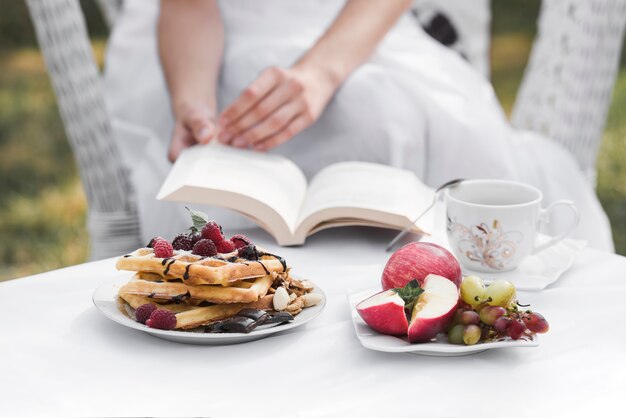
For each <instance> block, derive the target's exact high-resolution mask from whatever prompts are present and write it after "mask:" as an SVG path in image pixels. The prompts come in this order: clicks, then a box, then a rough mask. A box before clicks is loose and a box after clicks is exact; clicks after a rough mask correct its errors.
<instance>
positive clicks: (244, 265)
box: [117, 248, 319, 330]
mask: <svg viewBox="0 0 626 418" xmlns="http://www.w3.org/2000/svg"><path fill="white" fill-rule="evenodd" d="M117 268H118V270H129V271H134V272H136V273H135V275H134V276H133V277H132V279H131V280H130V281H129V282H128V283H127V284H125V285H124V286H122V287H121V288H120V290H119V297H120V298H121V302H122V303H123V304H124V307H125V308H127V311H128V310H130V312H131V314H132V312H134V310H135V309H137V308H138V307H140V306H142V305H145V304H154V305H156V306H157V308H158V309H164V310H168V311H170V312H172V313H173V314H175V316H176V326H175V328H176V329H181V330H182V329H193V328H198V327H204V326H207V325H210V324H212V323H215V322H216V321H220V320H224V319H226V318H230V317H233V316H235V315H237V314H238V313H239V312H241V311H242V310H244V309H247V308H253V309H255V310H264V311H269V312H277V311H284V312H286V313H289V314H291V315H292V316H295V315H297V314H298V313H300V312H301V311H302V309H304V308H306V307H308V306H313V305H315V304H317V303H319V300H318V297H317V295H316V294H313V293H311V292H312V290H313V285H312V284H311V283H310V282H307V281H305V280H297V279H295V278H293V277H291V275H290V271H289V270H290V269H289V268H288V267H287V264H286V262H285V261H284V260H283V259H282V258H281V257H278V256H275V255H273V254H269V253H266V252H263V251H259V252H258V253H256V254H255V257H254V259H253V260H248V259H244V258H240V257H239V256H238V255H237V252H236V251H235V252H233V253H230V254H217V255H216V256H213V257H201V256H198V255H195V254H192V253H191V252H188V251H174V253H173V256H172V257H170V258H159V257H156V256H155V254H154V251H153V249H152V248H140V249H138V250H136V251H134V252H133V253H131V254H127V255H124V256H123V257H121V258H120V259H119V260H118V262H117ZM128 308H130V309H128Z"/></svg>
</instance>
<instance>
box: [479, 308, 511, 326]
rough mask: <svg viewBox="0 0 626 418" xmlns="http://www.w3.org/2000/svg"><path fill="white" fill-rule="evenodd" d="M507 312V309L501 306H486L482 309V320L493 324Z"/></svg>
mask: <svg viewBox="0 0 626 418" xmlns="http://www.w3.org/2000/svg"><path fill="white" fill-rule="evenodd" d="M504 314H506V309H504V308H503V307H501V306H485V307H484V308H482V309H481V310H480V320H481V321H483V322H484V323H485V324H487V325H493V324H495V322H496V319H498V318H500V317H501V316H503V315H504Z"/></svg>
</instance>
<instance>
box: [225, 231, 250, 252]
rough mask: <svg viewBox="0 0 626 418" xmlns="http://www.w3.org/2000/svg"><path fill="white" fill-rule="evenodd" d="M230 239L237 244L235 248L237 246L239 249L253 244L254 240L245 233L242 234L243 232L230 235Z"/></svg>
mask: <svg viewBox="0 0 626 418" xmlns="http://www.w3.org/2000/svg"><path fill="white" fill-rule="evenodd" d="M230 241H231V242H232V243H233V244H235V248H237V249H239V248H241V247H245V246H246V245H250V244H252V241H250V238H248V237H246V236H245V235H241V234H237V235H233V236H232V237H230Z"/></svg>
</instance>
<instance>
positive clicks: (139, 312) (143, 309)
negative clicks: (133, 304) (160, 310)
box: [135, 303, 157, 324]
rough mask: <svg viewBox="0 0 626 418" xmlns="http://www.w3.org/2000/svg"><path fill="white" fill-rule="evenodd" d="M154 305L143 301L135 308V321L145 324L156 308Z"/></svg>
mask: <svg viewBox="0 0 626 418" xmlns="http://www.w3.org/2000/svg"><path fill="white" fill-rule="evenodd" d="M156 308H157V307H156V305H155V304H154V303H144V304H143V305H141V306H140V307H138V308H137V309H136V310H135V318H137V322H141V323H142V324H145V323H146V321H147V320H148V318H150V315H152V312H154V311H155V310H156Z"/></svg>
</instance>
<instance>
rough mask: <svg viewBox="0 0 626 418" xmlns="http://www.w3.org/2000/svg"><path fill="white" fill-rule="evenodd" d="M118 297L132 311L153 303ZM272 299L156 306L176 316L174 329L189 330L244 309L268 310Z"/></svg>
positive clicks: (139, 299)
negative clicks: (200, 305) (208, 304)
mask: <svg viewBox="0 0 626 418" xmlns="http://www.w3.org/2000/svg"><path fill="white" fill-rule="evenodd" d="M120 297H121V298H122V300H124V301H125V302H126V303H128V305H130V307H131V308H133V309H137V308H138V307H140V306H141V305H143V304H145V303H153V301H152V300H150V299H149V298H147V297H145V296H138V295H132V294H128V293H127V294H120ZM272 298H273V296H272V295H266V296H264V297H262V298H261V299H259V300H258V301H256V302H252V303H230V304H220V305H211V306H204V307H198V306H189V305H187V304H186V303H181V304H176V303H168V304H158V305H157V306H158V307H159V309H166V310H168V311H171V312H174V314H175V315H176V329H190V328H197V327H199V326H202V325H206V324H208V323H211V322H214V321H218V320H220V319H225V318H228V317H231V316H233V315H235V314H236V313H237V312H239V311H240V310H242V309H244V308H255V309H264V310H269V309H271V308H272Z"/></svg>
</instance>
